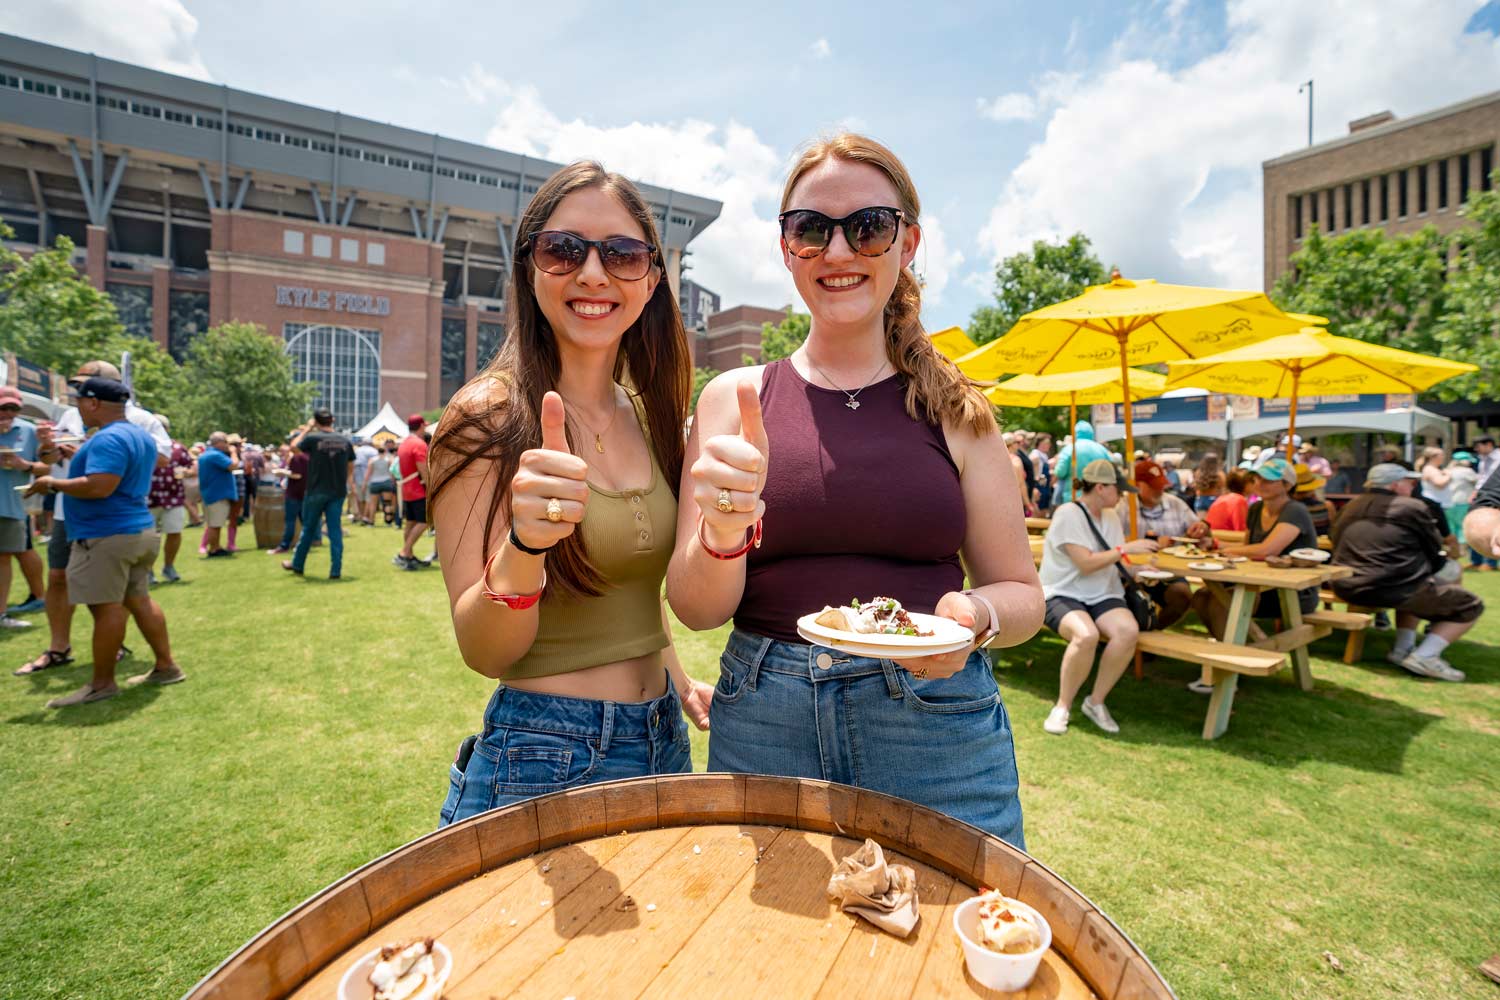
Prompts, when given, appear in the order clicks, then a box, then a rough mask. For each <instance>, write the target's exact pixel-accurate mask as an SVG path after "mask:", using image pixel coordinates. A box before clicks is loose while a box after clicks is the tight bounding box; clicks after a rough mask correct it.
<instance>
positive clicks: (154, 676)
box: [125, 663, 187, 687]
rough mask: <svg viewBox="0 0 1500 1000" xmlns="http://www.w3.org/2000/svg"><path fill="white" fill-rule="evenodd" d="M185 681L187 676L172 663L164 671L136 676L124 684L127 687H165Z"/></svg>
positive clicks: (154, 671) (158, 670)
mask: <svg viewBox="0 0 1500 1000" xmlns="http://www.w3.org/2000/svg"><path fill="white" fill-rule="evenodd" d="M185 680H187V674H185V673H183V672H182V668H181V667H179V666H177V665H176V664H175V663H174V664H173V665H172V666H170V667H168V668H167V669H166V670H161V669H155V670H151V671H150V672H148V673H144V674H136V675H135V676H134V677H131V678H130V679H129V680H127V681H126V682H125V684H126V685H127V686H129V687H135V686H136V685H138V684H161V685H167V684H178V683H181V682H182V681H185Z"/></svg>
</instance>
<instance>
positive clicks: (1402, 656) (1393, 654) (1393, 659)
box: [1385, 646, 1417, 667]
mask: <svg viewBox="0 0 1500 1000" xmlns="http://www.w3.org/2000/svg"><path fill="white" fill-rule="evenodd" d="M1416 648H1417V647H1416V646H1407V647H1406V648H1405V649H1401V648H1398V647H1396V646H1392V647H1391V651H1390V652H1389V653H1386V654H1385V658H1386V661H1387V662H1389V663H1394V664H1395V665H1396V666H1398V667H1399V666H1402V665H1403V664H1405V663H1406V658H1407V657H1408V656H1410V655H1411V654H1412V653H1413V652H1415V651H1416Z"/></svg>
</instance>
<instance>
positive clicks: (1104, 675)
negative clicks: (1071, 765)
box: [1041, 458, 1156, 736]
mask: <svg viewBox="0 0 1500 1000" xmlns="http://www.w3.org/2000/svg"><path fill="white" fill-rule="evenodd" d="M1080 478H1081V479H1082V480H1083V493H1082V495H1081V496H1080V497H1079V498H1078V500H1077V501H1076V502H1074V503H1066V504H1063V505H1061V506H1060V507H1058V508H1057V510H1056V511H1055V512H1054V513H1053V515H1052V525H1051V527H1049V528H1048V529H1047V538H1046V541H1045V543H1044V546H1043V549H1042V570H1041V580H1042V594H1043V596H1045V597H1046V599H1047V619H1046V621H1047V627H1048V628H1050V629H1052V630H1053V631H1054V632H1056V633H1057V634H1058V635H1060V636H1062V637H1063V638H1064V639H1066V640H1067V641H1068V648H1067V650H1066V651H1064V653H1063V660H1062V676H1061V678H1060V680H1059V683H1058V693H1057V704H1056V705H1054V706H1052V711H1051V712H1049V713H1048V714H1047V721H1046V722H1045V723H1043V725H1042V728H1043V729H1045V730H1046V731H1047V732H1049V733H1052V734H1054V735H1058V736H1060V735H1062V734H1063V733H1065V732H1067V731H1068V717H1069V715H1070V714H1071V712H1072V708H1073V699H1074V697H1076V696H1077V694H1078V690H1079V688H1081V687H1083V682H1084V681H1085V680H1087V679H1088V676H1089V671H1090V670H1091V669H1092V668H1093V665H1094V650H1095V649H1096V648H1097V647H1098V645H1099V638H1100V636H1103V637H1104V640H1105V643H1104V649H1103V650H1102V651H1101V652H1100V654H1099V673H1098V676H1096V677H1095V678H1094V689H1093V691H1092V692H1091V693H1090V694H1089V695H1088V696H1087V697H1085V698H1084V699H1083V714H1084V715H1086V716H1088V718H1089V721H1091V722H1093V723H1094V725H1096V726H1098V727H1099V728H1100V729H1102V730H1104V731H1105V732H1106V733H1118V732H1119V731H1120V727H1119V725H1118V724H1116V722H1115V720H1114V718H1113V717H1111V716H1110V714H1109V709H1107V708H1105V707H1104V699H1105V698H1106V697H1108V696H1109V692H1110V690H1111V689H1112V688H1113V687H1114V686H1115V682H1116V681H1118V680H1119V679H1120V677H1121V675H1123V674H1124V673H1125V668H1126V666H1127V665H1128V664H1129V663H1130V658H1131V655H1132V654H1133V653H1134V652H1135V642H1136V637H1137V636H1138V635H1139V630H1138V629H1137V627H1136V624H1135V616H1134V615H1133V614H1131V612H1130V608H1129V607H1127V606H1126V604H1125V587H1124V585H1123V584H1122V583H1121V581H1120V570H1119V567H1120V566H1124V567H1125V570H1126V572H1129V573H1132V574H1133V573H1134V572H1135V570H1134V569H1133V568H1132V567H1131V566H1130V565H1129V563H1127V562H1126V561H1125V556H1126V555H1127V554H1128V553H1132V552H1155V551H1156V542H1154V541H1151V540H1150V539H1145V538H1142V539H1137V540H1136V541H1133V542H1128V543H1127V542H1126V541H1125V532H1124V530H1123V529H1122V528H1121V527H1120V519H1119V517H1118V516H1117V515H1116V514H1115V510H1114V508H1115V504H1117V503H1119V501H1120V495H1121V492H1122V491H1130V492H1135V487H1133V486H1131V485H1130V484H1129V483H1128V482H1126V481H1125V479H1124V477H1123V476H1121V475H1120V473H1119V471H1118V470H1117V469H1116V468H1115V467H1114V465H1113V464H1112V463H1110V462H1109V461H1108V460H1107V459H1102V458H1099V459H1095V460H1094V461H1092V462H1090V463H1089V464H1088V465H1087V466H1085V467H1084V470H1083V474H1082V476H1081V477H1080ZM1091 521H1092V523H1093V527H1092V528H1091V527H1090V522H1091ZM1095 528H1097V529H1098V532H1099V535H1102V536H1103V539H1104V543H1103V544H1100V541H1099V537H1098V536H1096V535H1095V533H1094V529H1095Z"/></svg>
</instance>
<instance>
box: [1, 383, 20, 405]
mask: <svg viewBox="0 0 1500 1000" xmlns="http://www.w3.org/2000/svg"><path fill="white" fill-rule="evenodd" d="M0 403H14V404H16V405H17V406H20V405H21V390H20V389H17V388H16V387H15V386H13V385H0Z"/></svg>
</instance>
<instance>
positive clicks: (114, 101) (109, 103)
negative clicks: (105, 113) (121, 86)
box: [99, 97, 130, 111]
mask: <svg viewBox="0 0 1500 1000" xmlns="http://www.w3.org/2000/svg"><path fill="white" fill-rule="evenodd" d="M99 103H100V104H101V105H103V106H104V107H106V108H109V109H110V110H111V111H129V110H130V105H129V104H128V103H126V102H125V101H122V100H120V99H119V98H118V97H101V98H99Z"/></svg>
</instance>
